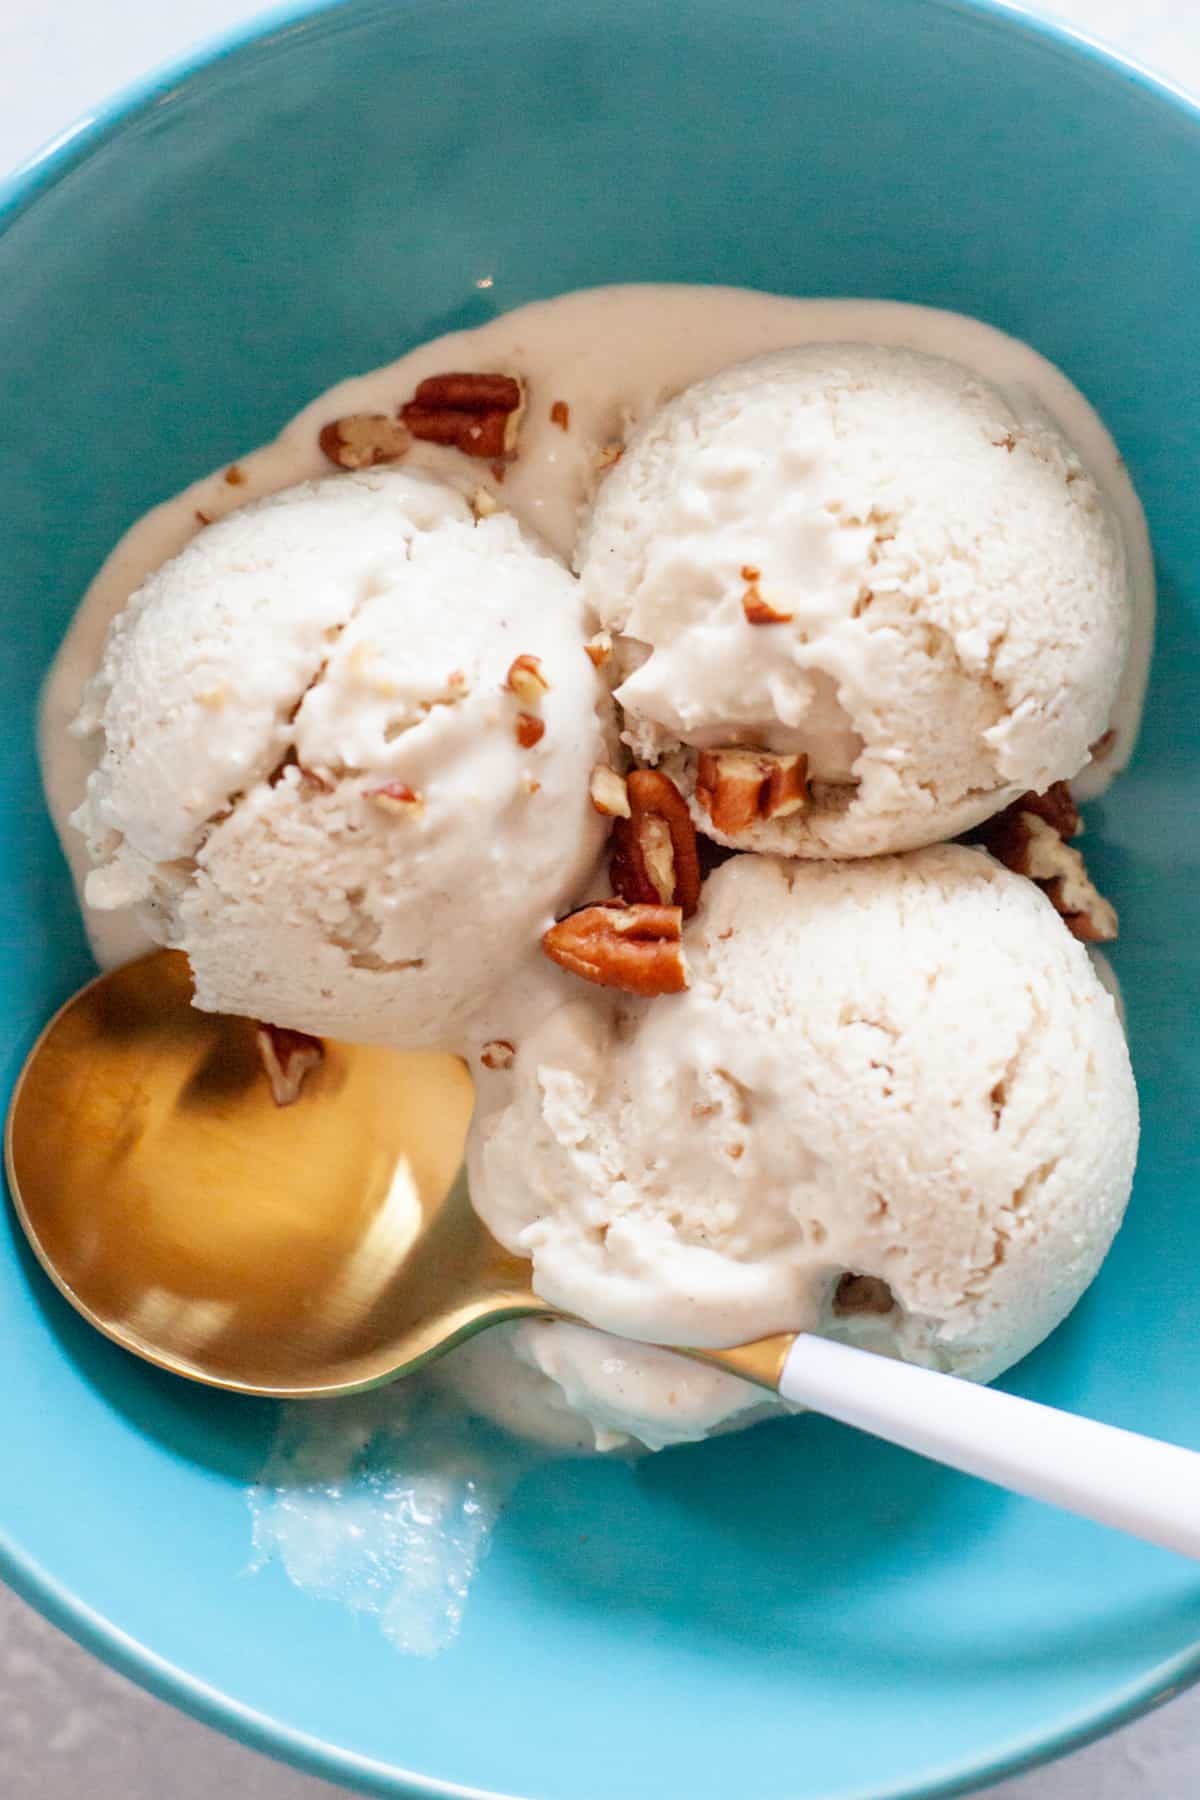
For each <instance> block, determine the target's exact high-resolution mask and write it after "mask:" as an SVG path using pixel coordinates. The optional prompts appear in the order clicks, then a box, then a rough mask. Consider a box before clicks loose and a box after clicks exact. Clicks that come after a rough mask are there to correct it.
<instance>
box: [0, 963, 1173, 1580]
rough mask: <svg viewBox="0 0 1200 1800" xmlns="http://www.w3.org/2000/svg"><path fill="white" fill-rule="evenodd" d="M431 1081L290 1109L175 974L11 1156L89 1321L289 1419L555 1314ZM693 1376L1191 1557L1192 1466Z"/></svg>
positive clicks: (764, 1345) (331, 1085)
mask: <svg viewBox="0 0 1200 1800" xmlns="http://www.w3.org/2000/svg"><path fill="white" fill-rule="evenodd" d="M381 1059H382V1060H383V1061H384V1062H386V1063H388V1065H389V1066H388V1067H387V1068H386V1069H383V1070H381V1067H380V1063H381ZM437 1060H438V1059H431V1058H429V1057H422V1058H417V1059H414V1060H410V1070H409V1075H410V1083H411V1085H410V1088H409V1091H408V1092H407V1094H406V1093H405V1090H404V1089H403V1088H401V1089H400V1090H398V1089H397V1086H396V1083H395V1066H394V1061H393V1060H392V1059H389V1058H387V1057H386V1053H383V1052H380V1051H377V1050H371V1049H362V1050H351V1049H348V1048H346V1047H344V1046H342V1047H338V1049H337V1051H336V1053H335V1054H334V1055H332V1056H329V1057H327V1060H326V1063H325V1064H324V1065H322V1067H321V1069H319V1070H318V1071H316V1074H315V1077H314V1078H313V1079H312V1080H311V1081H310V1082H309V1083H307V1084H306V1091H305V1093H304V1095H303V1096H302V1098H301V1100H300V1102H299V1103H298V1104H297V1105H296V1106H294V1107H289V1108H286V1109H280V1108H278V1107H276V1106H275V1104H274V1101H273V1100H272V1098H271V1094H270V1090H269V1088H268V1086H267V1084H266V1082H265V1081H264V1080H263V1078H262V1075H261V1071H260V1070H259V1068H258V1062H257V1057H256V1055H255V1051H254V1046H253V1034H252V1031H251V1029H250V1027H249V1026H248V1024H247V1022H246V1021H245V1020H239V1019H226V1018H222V1017H220V1016H219V1015H213V1014H208V1013H202V1012H199V1011H197V1010H196V1009H195V1008H194V1007H192V1005H191V1004H190V983H189V980H188V976H187V970H186V966H185V965H184V963H183V959H182V958H179V957H176V956H173V955H171V954H169V953H168V954H166V955H163V954H159V955H157V956H154V957H151V958H149V959H146V960H144V961H141V962H137V963H133V964H129V965H127V966H126V967H125V968H123V969H119V970H117V971H115V972H114V973H112V974H110V975H106V976H102V977H101V978H100V980H99V981H97V982H95V983H93V984H92V986H91V987H89V988H86V989H85V990H84V991H83V992H82V993H81V994H79V995H77V996H76V998H75V999H74V1000H73V1001H71V1002H70V1003H69V1004H68V1005H67V1006H66V1007H65V1008H64V1009H63V1011H62V1012H61V1013H60V1014H59V1015H58V1016H57V1018H56V1019H54V1020H52V1021H51V1024H50V1025H49V1026H48V1027H47V1030H46V1031H45V1032H44V1033H43V1035H42V1037H41V1039H40V1040H39V1042H38V1044H37V1045H36V1046H35V1049H34V1051H33V1053H32V1055H31V1057H30V1059H29V1061H28V1063H27V1064H26V1067H25V1069H24V1071H23V1073H22V1075H21V1078H20V1080H19V1082H18V1084H17V1087H16V1090H15V1092H14V1095H13V1099H12V1103H11V1106H10V1110H9V1116H8V1127H7V1133H6V1139H5V1151H6V1163H7V1169H8V1176H9V1181H10V1184H11V1188H12V1193H13V1196H14V1200H15V1202H16V1206H17V1211H18V1216H19V1218H20V1220H21V1224H22V1226H23V1227H24V1230H25V1232H26V1235H27V1236H28V1238H29V1241H30V1244H31V1245H32V1247H33V1250H34V1252H35V1254H36V1255H37V1256H38V1258H39V1260H40V1261H41V1263H42V1265H43V1267H44V1268H45V1269H46V1271H47V1273H48V1274H49V1275H50V1276H51V1277H52V1279H53V1280H54V1281H55V1282H56V1283H57V1285H58V1287H59V1289H60V1291H61V1292H62V1293H63V1295H64V1296H65V1298H66V1299H67V1300H68V1301H69V1302H70V1304H71V1305H72V1306H74V1307H75V1308H76V1310H77V1311H79V1312H80V1313H81V1314H82V1315H83V1316H84V1318H86V1319H87V1320H88V1321H89V1322H90V1323H91V1324H93V1325H95V1326H97V1327H98V1328H99V1329H100V1330H102V1331H104V1332H105V1333H106V1334H107V1335H108V1336H109V1337H110V1338H113V1339H114V1340H115V1341H116V1342H117V1343H119V1344H121V1345H123V1346H124V1347H125V1348H126V1349H128V1350H131V1351H133V1353H134V1354H135V1355H138V1356H141V1357H143V1358H145V1359H147V1360H148V1361H150V1362H153V1363H157V1364H158V1365H159V1366H160V1367H164V1368H167V1369H170V1370H172V1371H173V1372H174V1373H176V1374H180V1375H184V1376H187V1377H189V1378H191V1379H192V1380H196V1381H202V1382H206V1383H208V1384H210V1385H213V1386H217V1387H225V1388H233V1389H236V1390H238V1391H242V1392H250V1393H257V1394H276V1395H281V1396H295V1395H315V1394H333V1393H339V1392H348V1391H352V1390H354V1389H356V1388H364V1387H371V1386H375V1385H377V1384H378V1383H380V1382H383V1381H387V1380H390V1379H392V1378H393V1377H396V1376H399V1375H403V1374H405V1373H407V1372H409V1371H410V1370H412V1369H415V1368H417V1367H419V1366H421V1365H422V1364H423V1363H425V1362H427V1361H428V1360H429V1359H430V1358H431V1357H434V1356H437V1355H440V1354H441V1353H442V1352H443V1351H445V1350H448V1349H450V1348H451V1347H452V1346H453V1345H454V1344H456V1343H460V1342H462V1341H464V1340H465V1339H467V1338H469V1337H470V1336H472V1335H473V1334H475V1333H477V1332H479V1331H482V1330H484V1329H485V1328H486V1327H488V1326H489V1325H494V1324H499V1323H501V1322H503V1321H506V1320H511V1319H514V1318H519V1317H522V1316H526V1317H528V1316H530V1315H539V1314H540V1315H553V1314H554V1313H555V1308H554V1307H553V1306H551V1305H549V1304H548V1303H547V1302H546V1301H545V1300H543V1299H542V1298H540V1297H539V1296H538V1295H537V1294H535V1293H534V1291H533V1288H532V1286H531V1285H530V1275H531V1273H532V1271H531V1269H530V1267H529V1265H528V1264H526V1263H522V1262H521V1261H520V1259H518V1258H516V1257H514V1256H512V1255H511V1254H510V1253H508V1252H507V1251H505V1250H504V1249H503V1248H502V1247H501V1246H500V1245H499V1244H497V1243H496V1241H495V1239H494V1238H492V1237H490V1235H489V1234H488V1233H487V1231H486V1230H485V1229H484V1228H483V1226H482V1225H481V1224H480V1222H479V1220H478V1218H477V1217H476V1215H475V1214H474V1213H473V1212H472V1210H471V1208H470V1205H469V1204H468V1201H467V1198H466V1194H465V1191H464V1188H463V1185H462V1183H461V1182H458V1183H454V1182H453V1179H452V1177H453V1167H454V1162H455V1160H456V1159H455V1155H454V1127H453V1120H454V1118H455V1117H457V1121H458V1130H459V1132H460V1133H461V1131H462V1130H463V1129H464V1128H465V1123H466V1112H467V1106H468V1105H469V1096H468V1092H467V1084H466V1083H465V1081H464V1080H463V1078H462V1070H461V1065H458V1064H455V1063H454V1061H453V1059H444V1060H446V1061H447V1062H448V1064H449V1066H448V1067H446V1068H445V1069H443V1070H441V1071H439V1070H438V1069H437V1068H435V1067H434V1066H433V1064H434V1063H436V1061H437ZM446 1084H448V1093H446V1092H442V1089H443V1087H444V1086H445V1085H446ZM439 1095H440V1099H439ZM464 1101H467V1104H466V1105H465V1104H464ZM439 1104H440V1105H441V1106H442V1108H443V1109H444V1111H443V1116H442V1118H441V1119H440V1120H439V1121H438V1124H439V1129H438V1131H437V1133H436V1134H435V1137H434V1141H435V1142H436V1143H437V1145H438V1146H439V1154H438V1156H437V1157H436V1158H435V1160H434V1161H432V1162H431V1161H429V1160H428V1156H427V1146H428V1144H429V1142H430V1137H429V1134H428V1130H427V1126H428V1119H429V1113H430V1109H431V1107H433V1106H435V1105H439ZM114 1127H117V1129H115V1130H114ZM688 1354H689V1355H693V1356H696V1357H698V1358H699V1359H700V1360H701V1361H703V1362H705V1363H708V1364H710V1365H716V1366H717V1367H719V1368H722V1369H727V1370H730V1371H731V1372H733V1373H734V1374H736V1375H739V1376H741V1377H744V1378H746V1379H747V1380H750V1381H753V1382H757V1383H758V1384H759V1385H761V1386H762V1387H764V1388H768V1389H771V1390H774V1391H776V1392H778V1393H779V1394H780V1395H782V1396H783V1398H784V1399H786V1400H789V1401H791V1402H793V1403H795V1404H797V1405H801V1406H808V1407H814V1408H817V1409H819V1410H821V1411H824V1412H827V1413H829V1414H830V1415H831V1416H832V1417H834V1418H837V1419H841V1420H843V1421H844V1422H846V1423H848V1424H854V1425H858V1426H860V1427H861V1428H862V1429H864V1430H866V1431H869V1432H872V1433H874V1434H875V1435H876V1436H880V1437H885V1438H888V1439H890V1440H891V1441H893V1442H895V1443H899V1444H903V1445H906V1446H907V1447H908V1448H910V1449H913V1450H917V1451H919V1452H920V1453H921V1454H923V1455H927V1456H931V1457H934V1458H935V1459H937V1460H938V1461H941V1462H945V1463H948V1464H950V1465H951V1466H952V1467H955V1468H959V1469H963V1470H965V1471H967V1472H968V1473H971V1474H975V1475H979V1476H982V1477H984V1478H985V1479H988V1480H991V1481H996V1482H999V1483H1001V1484H1002V1485H1004V1486H1008V1487H1011V1488H1013V1489H1015V1490H1016V1491H1017V1492H1019V1493H1025V1494H1031V1495H1034V1496H1036V1497H1039V1498H1042V1499H1045V1500H1049V1501H1051V1502H1053V1503H1054V1504H1056V1505H1061V1506H1067V1507H1070V1508H1073V1509H1074V1510H1076V1511H1079V1512H1082V1513H1084V1514H1085V1515H1086V1516H1088V1517H1091V1518H1095V1519H1099V1520H1100V1521H1101V1522H1103V1523H1106V1524H1109V1525H1113V1526H1116V1527H1118V1528H1120V1529H1122V1530H1125V1531H1130V1532H1133V1533H1135V1534H1137V1535H1140V1536H1143V1537H1147V1538H1149V1539H1150V1540H1151V1541H1152V1542H1154V1543H1158V1544H1162V1545H1164V1546H1165V1547H1167V1548H1169V1549H1174V1550H1178V1551H1180V1552H1182V1553H1183V1554H1185V1555H1189V1556H1200V1454H1197V1453H1196V1452H1194V1451H1190V1450H1184V1449H1181V1448H1178V1447H1176V1446H1173V1445H1169V1444H1163V1443H1159V1442H1157V1441H1156V1440H1154V1439H1151V1438H1144V1437H1140V1436H1138V1435H1137V1434H1135V1433H1132V1432H1127V1431H1122V1430H1118V1429H1116V1428H1114V1427H1112V1426H1109V1425H1104V1424H1100V1423H1096V1422H1093V1421H1091V1420H1088V1419H1080V1418H1075V1417H1072V1416H1071V1415H1070V1414H1066V1413H1062V1412H1059V1411H1057V1410H1056V1409H1055V1408H1052V1407H1045V1406H1040V1405H1037V1404H1036V1403H1034V1402H1032V1401H1029V1400H1024V1399H1021V1398H1019V1397H1018V1396H1016V1395H1013V1394H1005V1393H1000V1392H997V1391H995V1390H992V1389H985V1388H976V1387H974V1386H972V1385H971V1384H969V1383H966V1382H961V1381H956V1380H954V1379H953V1378H952V1377H950V1376H947V1375H944V1374H940V1373H938V1372H936V1371H934V1370H930V1369H922V1368H917V1367H914V1366H912V1365H910V1364H906V1363H902V1362H898V1361H895V1360H892V1359H890V1358H886V1357H880V1356H877V1355H874V1354H872V1353H871V1352H870V1351H866V1350H862V1349H858V1348H855V1347H854V1346H852V1345H848V1344H841V1343H834V1342H830V1341H828V1340H825V1339H822V1338H819V1337H814V1336H810V1335H807V1334H801V1335H799V1336H794V1335H791V1334H782V1335H779V1336H776V1337H771V1338H767V1339H764V1340H763V1341H761V1342H759V1343H755V1344H750V1345H746V1346H743V1347H741V1348H740V1349H730V1350H704V1351H689V1352H688Z"/></svg>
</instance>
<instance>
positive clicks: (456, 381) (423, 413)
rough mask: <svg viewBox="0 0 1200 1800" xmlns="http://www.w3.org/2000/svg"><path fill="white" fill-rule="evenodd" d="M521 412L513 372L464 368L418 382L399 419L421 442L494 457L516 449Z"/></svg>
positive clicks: (522, 392) (522, 390)
mask: <svg viewBox="0 0 1200 1800" xmlns="http://www.w3.org/2000/svg"><path fill="white" fill-rule="evenodd" d="M524 411H525V388H524V384H523V383H522V382H520V381H518V380H517V379H516V377H515V376H513V375H494V374H486V373H483V372H474V371H464V372H461V373H451V374H448V375H430V376H428V377H427V378H426V379H425V380H424V381H422V382H418V384H417V390H416V393H415V394H414V395H413V397H412V399H411V400H409V401H408V402H407V403H406V404H405V405H404V406H402V407H401V408H400V418H401V420H402V422H403V423H404V424H405V425H406V426H407V427H408V429H409V431H411V433H412V435H413V436H414V437H415V438H420V439H421V440H422V442H423V443H429V444H449V445H450V446H452V448H454V449H455V450H461V451H462V452H463V454H464V455H466V456H480V457H489V458H500V457H506V456H514V455H515V454H516V449H517V437H518V434H519V432H520V429H521V418H522V415H523V414H524Z"/></svg>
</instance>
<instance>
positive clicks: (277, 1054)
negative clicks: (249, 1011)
mask: <svg viewBox="0 0 1200 1800" xmlns="http://www.w3.org/2000/svg"><path fill="white" fill-rule="evenodd" d="M254 1041H255V1043H256V1045H257V1046H258V1054H259V1059H260V1061H261V1062H262V1066H263V1068H264V1070H265V1071H266V1076H267V1080H268V1081H269V1082H270V1083H271V1093H272V1095H273V1096H274V1100H275V1104H276V1106H291V1105H293V1104H294V1103H295V1101H297V1100H298V1099H299V1098H300V1090H301V1088H302V1087H303V1086H304V1080H305V1077H306V1076H307V1075H309V1074H311V1073H312V1071H313V1070H314V1069H316V1068H319V1067H320V1065H321V1063H322V1062H324V1060H325V1046H324V1044H323V1043H322V1042H321V1040H320V1038H318V1037H310V1036H309V1034H308V1032H307V1031H289V1030H288V1028H287V1027H286V1026H285V1025H267V1024H262V1025H256V1026H255V1028H254Z"/></svg>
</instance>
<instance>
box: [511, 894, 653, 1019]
mask: <svg viewBox="0 0 1200 1800" xmlns="http://www.w3.org/2000/svg"><path fill="white" fill-rule="evenodd" d="M682 933H683V912H682V909H681V908H680V907H678V906H623V905H622V904H621V902H620V901H619V900H610V901H608V902H607V904H604V905H601V906H585V907H583V908H581V909H580V911H579V912H574V913H568V914H567V916H566V918H565V919H560V920H559V922H558V924H557V925H552V926H551V927H550V929H549V931H548V932H546V934H545V936H544V937H543V938H542V949H543V950H544V951H545V953H546V955H547V956H548V957H549V958H550V960H551V961H552V962H556V963H557V964H558V965H559V967H560V968H563V969H566V970H568V971H569V973H570V974H572V975H579V976H581V977H582V978H583V980H584V981H594V982H596V983H597V984H598V985H599V986H600V987H611V988H620V989H621V990H622V991H623V992H624V993H627V994H641V995H642V996H643V997H645V998H650V997H651V996H653V995H656V994H678V993H681V992H682V991H683V989H684V988H686V986H687V969H686V967H685V964H684V960H683V944H682V941H681V940H682Z"/></svg>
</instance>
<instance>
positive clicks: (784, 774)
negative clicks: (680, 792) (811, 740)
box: [696, 750, 808, 837]
mask: <svg viewBox="0 0 1200 1800" xmlns="http://www.w3.org/2000/svg"><path fill="white" fill-rule="evenodd" d="M807 774H808V758H807V756H804V755H803V754H801V753H800V752H793V753H790V754H787V755H781V754H777V753H776V752H774V751H771V750H702V751H701V752H700V755H699V758H698V760H697V763H696V799H697V800H698V802H699V803H700V805H701V806H702V807H703V808H704V810H705V812H706V813H707V814H708V816H709V818H710V819H711V820H712V822H713V825H714V826H715V827H716V829H717V830H718V831H722V832H724V833H725V835H726V836H727V837H738V836H740V835H741V833H742V832H744V831H748V830H749V829H750V827H751V826H752V825H757V824H758V823H759V822H760V821H761V820H764V819H786V818H788V817H789V816H790V815H791V814H792V813H796V812H802V811H803V809H804V808H805V807H806V806H807V805H808V786H807V782H806V779H805V778H806V776H807Z"/></svg>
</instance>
